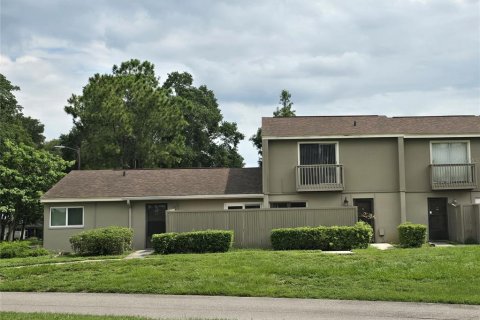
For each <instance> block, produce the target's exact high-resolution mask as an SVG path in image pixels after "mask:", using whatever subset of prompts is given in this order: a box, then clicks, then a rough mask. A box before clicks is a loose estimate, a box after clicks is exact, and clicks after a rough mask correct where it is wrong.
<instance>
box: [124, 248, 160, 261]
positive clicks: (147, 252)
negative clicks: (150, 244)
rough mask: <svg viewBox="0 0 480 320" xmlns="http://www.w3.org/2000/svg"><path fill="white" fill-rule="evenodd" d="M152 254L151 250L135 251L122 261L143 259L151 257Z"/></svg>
mask: <svg viewBox="0 0 480 320" xmlns="http://www.w3.org/2000/svg"><path fill="white" fill-rule="evenodd" d="M152 253H153V250H151V249H145V250H137V251H134V252H132V253H130V254H129V255H128V256H126V257H125V258H124V259H143V258H145V257H146V256H149V255H151V254H152Z"/></svg>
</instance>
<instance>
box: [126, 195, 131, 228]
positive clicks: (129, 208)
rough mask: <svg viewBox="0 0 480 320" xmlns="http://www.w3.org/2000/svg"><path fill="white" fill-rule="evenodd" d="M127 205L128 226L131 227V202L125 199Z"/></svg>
mask: <svg viewBox="0 0 480 320" xmlns="http://www.w3.org/2000/svg"><path fill="white" fill-rule="evenodd" d="M127 206H128V227H129V228H130V229H131V228H132V204H131V203H130V200H127Z"/></svg>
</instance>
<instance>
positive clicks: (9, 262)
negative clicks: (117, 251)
mask: <svg viewBox="0 0 480 320" xmlns="http://www.w3.org/2000/svg"><path fill="white" fill-rule="evenodd" d="M125 256H126V255H119V256H92V257H82V256H77V255H65V256H56V255H47V256H38V257H26V258H11V259H0V268H3V267H18V266H28V265H34V264H48V263H57V262H70V261H80V260H104V259H121V258H124V257H125Z"/></svg>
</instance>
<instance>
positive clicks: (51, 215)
mask: <svg viewBox="0 0 480 320" xmlns="http://www.w3.org/2000/svg"><path fill="white" fill-rule="evenodd" d="M263 199H264V196H263V194H262V172H261V168H199V169H154V170H81V171H80V170H76V171H71V172H70V173H69V174H68V175H66V176H65V177H64V178H63V179H62V180H60V181H59V182H58V183H57V184H56V185H55V186H54V187H52V189H50V190H49V191H48V192H47V193H45V194H44V195H43V197H42V199H41V201H42V203H43V205H44V247H45V248H47V249H50V250H59V251H70V250H71V248H70V243H69V238H70V236H72V235H74V234H76V233H78V232H80V231H83V230H88V229H94V228H99V227H105V226H111V225H117V226H124V227H130V228H132V229H133V231H134V241H133V246H134V249H142V248H146V247H150V238H151V236H152V234H155V233H162V232H165V231H166V210H225V209H227V210H233V209H255V208H262V207H263V206H264V203H263V201H264V200H263Z"/></svg>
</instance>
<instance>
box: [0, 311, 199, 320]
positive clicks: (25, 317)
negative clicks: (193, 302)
mask: <svg viewBox="0 0 480 320" xmlns="http://www.w3.org/2000/svg"><path fill="white" fill-rule="evenodd" d="M0 319H8V320H65V319H66V320H151V319H152V318H143V317H128V316H89V315H78V314H65V313H23V312H0ZM189 319H190V320H201V319H199V318H189ZM165 320H167V319H165ZM172 320H173V319H172Z"/></svg>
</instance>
